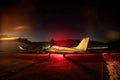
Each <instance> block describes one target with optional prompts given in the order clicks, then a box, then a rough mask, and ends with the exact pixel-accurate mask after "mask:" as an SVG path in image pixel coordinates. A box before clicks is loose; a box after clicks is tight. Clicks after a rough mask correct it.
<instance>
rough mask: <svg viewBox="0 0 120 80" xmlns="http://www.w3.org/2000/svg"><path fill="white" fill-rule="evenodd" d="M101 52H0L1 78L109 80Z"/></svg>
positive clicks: (118, 55)
mask: <svg viewBox="0 0 120 80" xmlns="http://www.w3.org/2000/svg"><path fill="white" fill-rule="evenodd" d="M112 55H117V57H120V54H112ZM108 78H109V77H108V75H107V69H106V66H105V61H104V58H103V55H102V54H67V55H65V56H63V55H62V54H51V55H50V56H48V54H28V53H27V54H26V53H0V80H108Z"/></svg>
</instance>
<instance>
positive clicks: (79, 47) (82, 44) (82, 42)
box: [75, 37, 89, 51]
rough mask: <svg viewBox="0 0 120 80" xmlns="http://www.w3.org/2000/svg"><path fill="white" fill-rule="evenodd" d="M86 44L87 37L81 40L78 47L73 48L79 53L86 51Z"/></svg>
mask: <svg viewBox="0 0 120 80" xmlns="http://www.w3.org/2000/svg"><path fill="white" fill-rule="evenodd" d="M88 42H89V37H87V38H83V39H82V41H81V42H80V43H79V44H78V46H76V47H75V48H76V49H79V50H81V51H86V49H87V46H88Z"/></svg>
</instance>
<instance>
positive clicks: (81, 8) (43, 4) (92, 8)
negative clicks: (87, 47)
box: [0, 0, 120, 42]
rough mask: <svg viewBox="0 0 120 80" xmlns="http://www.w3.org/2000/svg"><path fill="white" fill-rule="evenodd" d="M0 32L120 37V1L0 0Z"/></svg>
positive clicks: (49, 36)
mask: <svg viewBox="0 0 120 80" xmlns="http://www.w3.org/2000/svg"><path fill="white" fill-rule="evenodd" d="M0 4H1V5H0V34H7V35H9V36H18V37H26V38H28V39H30V40H31V41H50V40H51V39H55V40H61V39H62V40H63V39H81V38H83V37H87V36H89V37H90V39H91V40H96V41H102V42H104V41H107V40H113V39H119V38H120V27H119V26H120V6H119V2H116V1H115V0H113V1H109V0H108V1H106V0H103V1H102V0H96V1H92V2H91V1H89V0H83V1H82V0H80V1H79V2H75V1H74V0H73V1H71V2H70V1H59V0H56V1H46V0H44V1H41V0H0Z"/></svg>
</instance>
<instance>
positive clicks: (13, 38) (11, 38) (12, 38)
mask: <svg viewBox="0 0 120 80" xmlns="http://www.w3.org/2000/svg"><path fill="white" fill-rule="evenodd" d="M18 38H19V37H10V38H0V40H16V39H18Z"/></svg>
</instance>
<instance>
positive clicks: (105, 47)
mask: <svg viewBox="0 0 120 80" xmlns="http://www.w3.org/2000/svg"><path fill="white" fill-rule="evenodd" d="M107 48H109V47H107V46H104V47H91V48H88V49H107Z"/></svg>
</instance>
